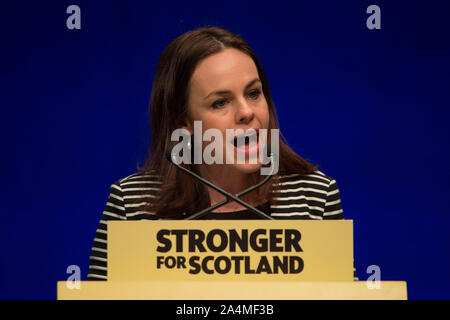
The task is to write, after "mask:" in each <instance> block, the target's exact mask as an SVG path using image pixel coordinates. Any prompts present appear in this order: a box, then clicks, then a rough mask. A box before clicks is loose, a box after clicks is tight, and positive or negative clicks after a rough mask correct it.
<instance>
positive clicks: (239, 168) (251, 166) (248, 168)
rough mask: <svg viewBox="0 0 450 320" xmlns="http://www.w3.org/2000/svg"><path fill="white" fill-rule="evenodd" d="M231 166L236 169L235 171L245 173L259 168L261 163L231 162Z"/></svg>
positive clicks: (253, 171)
mask: <svg viewBox="0 0 450 320" xmlns="http://www.w3.org/2000/svg"><path fill="white" fill-rule="evenodd" d="M232 166H233V168H234V169H236V171H239V172H241V173H246V174H251V173H255V172H257V171H258V170H259V169H261V164H260V163H256V164H249V163H245V164H233V165H232Z"/></svg>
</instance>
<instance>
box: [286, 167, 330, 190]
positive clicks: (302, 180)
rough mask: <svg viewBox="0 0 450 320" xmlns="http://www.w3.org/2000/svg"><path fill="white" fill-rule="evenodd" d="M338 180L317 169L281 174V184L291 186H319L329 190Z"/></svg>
mask: <svg viewBox="0 0 450 320" xmlns="http://www.w3.org/2000/svg"><path fill="white" fill-rule="evenodd" d="M335 183H336V181H335V180H334V179H333V178H331V177H329V176H327V175H326V174H325V173H323V172H322V171H319V170H316V171H314V172H312V173H310V174H298V173H294V174H282V175H280V176H279V184H278V185H279V186H282V187H283V186H284V187H286V186H289V185H296V184H303V185H311V186H317V188H318V189H324V190H328V188H330V186H331V185H333V184H335Z"/></svg>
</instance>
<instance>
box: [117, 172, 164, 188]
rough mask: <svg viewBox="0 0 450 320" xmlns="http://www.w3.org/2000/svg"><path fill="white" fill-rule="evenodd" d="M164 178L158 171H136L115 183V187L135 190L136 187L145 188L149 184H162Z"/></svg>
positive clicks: (155, 185) (156, 185)
mask: <svg viewBox="0 0 450 320" xmlns="http://www.w3.org/2000/svg"><path fill="white" fill-rule="evenodd" d="M161 181H162V178H161V176H159V175H158V174H156V172H145V173H144V172H136V173H133V174H131V175H129V176H126V177H124V178H121V179H119V180H117V181H116V182H114V183H113V185H112V186H113V187H116V188H118V189H120V190H121V191H130V190H131V191H135V189H136V188H145V187H149V186H154V187H158V189H159V186H160V185H161V183H162V182H161Z"/></svg>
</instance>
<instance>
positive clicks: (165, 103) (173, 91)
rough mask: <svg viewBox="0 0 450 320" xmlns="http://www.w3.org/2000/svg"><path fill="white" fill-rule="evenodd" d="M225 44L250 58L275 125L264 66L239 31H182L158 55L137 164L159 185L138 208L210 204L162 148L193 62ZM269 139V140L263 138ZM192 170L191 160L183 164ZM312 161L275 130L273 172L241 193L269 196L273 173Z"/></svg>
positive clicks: (180, 112)
mask: <svg viewBox="0 0 450 320" xmlns="http://www.w3.org/2000/svg"><path fill="white" fill-rule="evenodd" d="M226 48H235V49H238V50H240V51H242V52H243V53H245V54H247V55H248V56H250V57H251V58H252V60H253V61H254V63H255V65H256V68H257V70H258V75H259V78H260V80H261V82H262V89H263V94H264V96H265V98H266V101H267V105H268V108H269V128H268V129H269V131H270V129H278V128H279V127H278V120H277V115H276V111H275V105H274V103H273V101H272V96H271V94H270V88H269V82H268V80H267V77H266V74H265V72H264V69H263V67H262V65H261V63H260V61H259V59H258V57H257V56H256V54H255V53H254V52H253V50H252V49H251V48H250V46H249V45H248V44H247V42H245V41H244V40H243V39H242V38H241V37H240V36H239V35H237V34H234V33H232V32H230V31H228V30H225V29H222V28H218V27H201V28H198V29H195V30H192V31H189V32H187V33H184V34H182V35H180V36H179V37H177V38H176V39H175V40H173V41H172V42H171V43H170V44H169V45H168V46H167V47H166V48H165V49H164V50H163V52H162V54H161V56H160V57H159V60H158V63H157V66H156V71H155V76H154V80H153V88H152V94H151V100H150V123H151V145H150V150H149V156H148V158H147V160H146V162H145V164H144V166H143V167H141V168H138V169H139V171H140V172H141V173H144V174H148V173H151V174H155V173H156V174H157V175H158V176H160V177H161V182H162V188H161V190H160V192H159V195H158V197H157V198H156V199H155V200H154V201H152V202H151V203H149V204H148V205H147V206H145V207H144V208H143V210H145V211H150V212H155V213H157V214H158V215H160V216H162V217H167V218H176V217H180V216H181V214H182V213H184V214H185V215H190V214H193V213H195V212H198V211H200V210H201V209H203V208H206V207H208V206H209V205H210V200H209V194H208V191H207V189H206V187H205V186H204V185H203V184H201V183H200V182H198V181H197V180H196V179H194V178H191V177H190V176H189V175H187V174H185V173H183V172H181V171H179V170H178V169H176V168H175V167H174V166H173V165H172V164H171V163H169V162H168V161H167V160H166V157H165V152H166V150H167V148H168V147H169V146H170V145H171V144H172V142H171V140H170V137H171V134H172V132H173V130H175V129H177V128H180V127H182V126H183V125H184V123H185V122H184V121H185V119H186V117H187V113H188V97H189V82H190V79H191V76H192V74H193V72H194V70H195V68H196V66H197V65H198V63H199V62H200V61H201V60H203V59H205V58H206V57H208V56H210V55H213V54H216V53H219V52H221V51H223V50H225V49H226ZM269 141H270V140H269ZM184 166H186V167H188V168H189V169H191V170H194V171H195V170H196V168H195V166H194V165H184ZM314 170H317V165H313V164H311V163H309V162H308V161H306V160H304V159H302V158H301V157H299V156H298V155H297V154H296V153H295V152H294V151H293V150H292V149H291V148H290V147H289V146H288V145H287V143H286V141H285V139H284V138H283V136H282V135H281V134H280V143H279V173H278V174H277V175H276V176H275V177H274V178H272V179H273V181H272V183H270V182H269V183H267V184H266V185H264V186H263V187H262V188H259V189H258V190H256V191H253V192H252V193H251V194H248V195H246V197H244V198H243V199H244V200H245V199H255V198H256V199H258V200H259V201H260V202H265V201H271V199H272V197H271V195H272V194H273V191H274V188H276V187H275V185H276V184H275V183H273V182H274V181H275V182H276V181H277V180H278V175H279V174H283V173H298V174H308V173H311V172H313V171H314ZM250 176H251V177H249V178H250V179H251V181H253V182H255V183H256V182H257V181H258V180H259V179H261V178H263V177H262V176H261V175H260V174H259V171H258V172H256V173H255V174H252V175H250Z"/></svg>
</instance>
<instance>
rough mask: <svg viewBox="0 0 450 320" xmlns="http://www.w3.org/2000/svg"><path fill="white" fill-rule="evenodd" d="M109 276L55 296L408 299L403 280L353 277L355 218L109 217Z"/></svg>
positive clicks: (67, 287) (62, 287)
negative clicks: (122, 218) (118, 218)
mask: <svg viewBox="0 0 450 320" xmlns="http://www.w3.org/2000/svg"><path fill="white" fill-rule="evenodd" d="M107 241H108V247H107V248H108V249H107V250H108V252H107V254H108V266H107V268H108V271H107V273H108V281H83V282H81V283H80V284H81V286H80V287H79V289H76V288H73V287H74V286H73V284H71V285H67V283H66V282H62V281H61V282H58V299H61V300H62V299H113V300H118V299H121V300H122V299H149V300H312V299H320V300H330V299H333V300H347V299H352V300H353V299H364V300H373V299H383V300H388V299H407V291H406V282H402V281H380V282H378V285H379V286H377V287H375V288H372V287H369V286H368V285H369V284H370V285H372V283H367V282H365V281H353V221H351V220H338V221H301V220H284V221H283V220H277V221H261V220H220V221H218V220H210V221H173V220H166V221H162V220H160V221H109V222H108V240H107Z"/></svg>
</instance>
